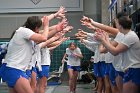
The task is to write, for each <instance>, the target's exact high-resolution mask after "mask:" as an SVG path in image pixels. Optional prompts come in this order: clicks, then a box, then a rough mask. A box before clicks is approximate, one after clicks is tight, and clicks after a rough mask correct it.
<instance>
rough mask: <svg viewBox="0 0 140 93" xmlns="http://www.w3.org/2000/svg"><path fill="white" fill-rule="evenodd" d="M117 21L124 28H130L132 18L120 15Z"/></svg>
mask: <svg viewBox="0 0 140 93" xmlns="http://www.w3.org/2000/svg"><path fill="white" fill-rule="evenodd" d="M118 23H119V24H120V25H121V26H122V27H123V28H124V29H131V26H132V20H131V19H130V18H129V17H128V16H122V17H120V18H119V19H118Z"/></svg>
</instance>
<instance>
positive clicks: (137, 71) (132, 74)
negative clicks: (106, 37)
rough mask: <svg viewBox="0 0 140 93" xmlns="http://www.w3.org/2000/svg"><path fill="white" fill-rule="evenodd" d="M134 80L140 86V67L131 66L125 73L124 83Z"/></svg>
mask: <svg viewBox="0 0 140 93" xmlns="http://www.w3.org/2000/svg"><path fill="white" fill-rule="evenodd" d="M130 80H132V82H133V83H135V84H136V85H139V86H140V68H129V69H128V70H127V71H126V72H125V74H124V79H123V81H124V83H126V82H128V81H130Z"/></svg>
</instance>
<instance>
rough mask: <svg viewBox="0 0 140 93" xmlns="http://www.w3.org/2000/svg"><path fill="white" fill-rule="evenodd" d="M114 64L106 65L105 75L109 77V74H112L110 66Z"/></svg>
mask: <svg viewBox="0 0 140 93" xmlns="http://www.w3.org/2000/svg"><path fill="white" fill-rule="evenodd" d="M111 64H112V63H105V75H108V76H109V72H110V65H111Z"/></svg>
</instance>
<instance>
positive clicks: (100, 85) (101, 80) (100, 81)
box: [97, 77, 104, 93]
mask: <svg viewBox="0 0 140 93" xmlns="http://www.w3.org/2000/svg"><path fill="white" fill-rule="evenodd" d="M97 80H98V89H97V92H98V93H102V90H103V85H104V83H103V79H102V78H101V77H97Z"/></svg>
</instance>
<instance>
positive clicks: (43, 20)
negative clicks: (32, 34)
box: [42, 16, 49, 27]
mask: <svg viewBox="0 0 140 93" xmlns="http://www.w3.org/2000/svg"><path fill="white" fill-rule="evenodd" d="M42 23H43V27H46V26H47V27H48V26H49V20H48V17H47V16H43V18H42Z"/></svg>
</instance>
